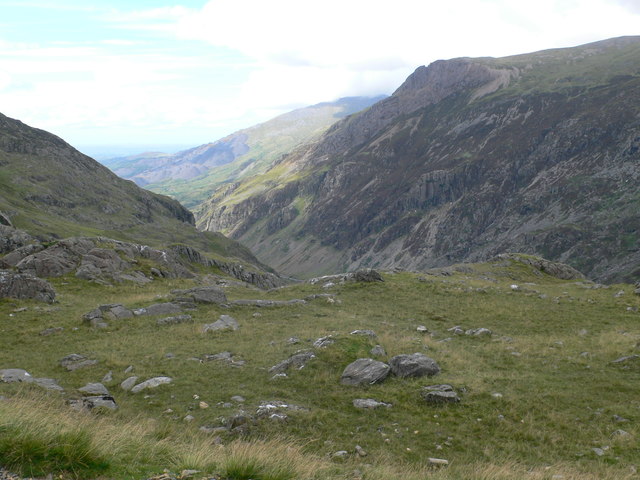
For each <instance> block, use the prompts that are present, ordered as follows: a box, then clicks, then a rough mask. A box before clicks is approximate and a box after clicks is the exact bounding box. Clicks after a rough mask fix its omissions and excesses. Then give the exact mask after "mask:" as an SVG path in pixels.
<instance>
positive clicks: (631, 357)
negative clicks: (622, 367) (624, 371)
mask: <svg viewBox="0 0 640 480" xmlns="http://www.w3.org/2000/svg"><path fill="white" fill-rule="evenodd" d="M638 358H640V355H629V356H626V357H620V358H617V359H615V360H614V361H612V362H611V363H628V362H632V361H635V360H637V359H638Z"/></svg>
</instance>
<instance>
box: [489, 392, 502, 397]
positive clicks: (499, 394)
mask: <svg viewBox="0 0 640 480" xmlns="http://www.w3.org/2000/svg"><path fill="white" fill-rule="evenodd" d="M491 396H492V397H493V398H502V394H501V393H498V392H496V393H492V394H491Z"/></svg>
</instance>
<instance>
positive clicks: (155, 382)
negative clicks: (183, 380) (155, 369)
mask: <svg viewBox="0 0 640 480" xmlns="http://www.w3.org/2000/svg"><path fill="white" fill-rule="evenodd" d="M171 382H173V379H172V378H171V377H153V378H150V379H149V380H145V381H144V382H142V383H139V384H138V385H136V386H135V387H133V388H132V389H131V393H138V392H141V391H142V390H146V389H148V388H157V387H159V386H160V385H166V384H169V383H171Z"/></svg>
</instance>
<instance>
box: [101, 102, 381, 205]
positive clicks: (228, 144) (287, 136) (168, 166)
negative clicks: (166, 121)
mask: <svg viewBox="0 0 640 480" xmlns="http://www.w3.org/2000/svg"><path fill="white" fill-rule="evenodd" d="M382 98H384V97H383V96H378V97H346V98H341V99H339V100H336V101H334V102H324V103H319V104H317V105H312V106H310V107H305V108H300V109H297V110H294V111H292V112H288V113H285V114H283V115H280V116H278V117H275V118H273V119H271V120H269V121H267V122H264V123H261V124H258V125H255V126H253V127H250V128H246V129H243V130H239V131H237V132H235V133H233V134H231V135H229V136H227V137H225V138H222V139H220V140H218V141H216V142H213V143H207V144H204V145H200V146H198V147H194V148H190V149H187V150H183V151H180V152H178V153H175V154H166V153H154V152H151V153H142V154H138V155H132V156H127V157H121V158H113V159H109V160H103V161H102V163H103V164H104V165H106V166H108V167H109V168H110V169H111V170H113V171H114V172H115V173H116V174H118V175H119V176H121V177H123V178H126V179H128V180H133V181H134V182H136V183H137V184H138V185H140V186H144V187H145V188H147V189H149V190H152V191H154V192H157V193H162V194H165V195H170V196H172V197H173V198H175V199H177V200H179V201H180V202H181V203H182V204H183V205H185V206H187V207H189V208H192V207H194V206H196V205H198V204H200V203H201V202H202V201H204V200H205V199H206V198H207V197H209V195H210V194H211V193H212V192H213V191H214V190H215V189H216V187H218V186H219V185H221V184H223V183H226V182H229V181H234V180H240V179H243V178H248V177H253V176H255V175H259V174H261V173H264V172H265V171H266V170H267V169H268V168H269V167H270V166H271V164H272V163H273V162H274V161H276V160H278V159H279V158H280V157H281V156H282V155H284V154H286V153H288V152H290V151H291V150H293V149H295V148H296V147H298V146H299V145H304V144H307V143H309V142H312V141H314V140H315V139H316V138H317V137H319V136H320V135H321V134H322V133H323V132H324V131H325V130H327V129H328V128H329V127H330V126H331V125H332V124H333V123H335V122H337V121H338V120H340V119H341V118H344V117H346V116H347V115H350V114H352V113H354V112H357V111H359V110H362V109H363V108H366V107H368V106H370V105H372V104H373V103H375V102H376V101H378V100H380V99H382Z"/></svg>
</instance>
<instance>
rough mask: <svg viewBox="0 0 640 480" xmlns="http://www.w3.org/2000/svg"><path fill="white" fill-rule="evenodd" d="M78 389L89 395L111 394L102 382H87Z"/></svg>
mask: <svg viewBox="0 0 640 480" xmlns="http://www.w3.org/2000/svg"><path fill="white" fill-rule="evenodd" d="M78 391H80V392H82V393H87V394H89V395H106V396H109V390H107V387H105V386H104V385H103V384H102V383H87V384H86V385H85V386H84V387H81V388H79V389H78Z"/></svg>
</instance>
